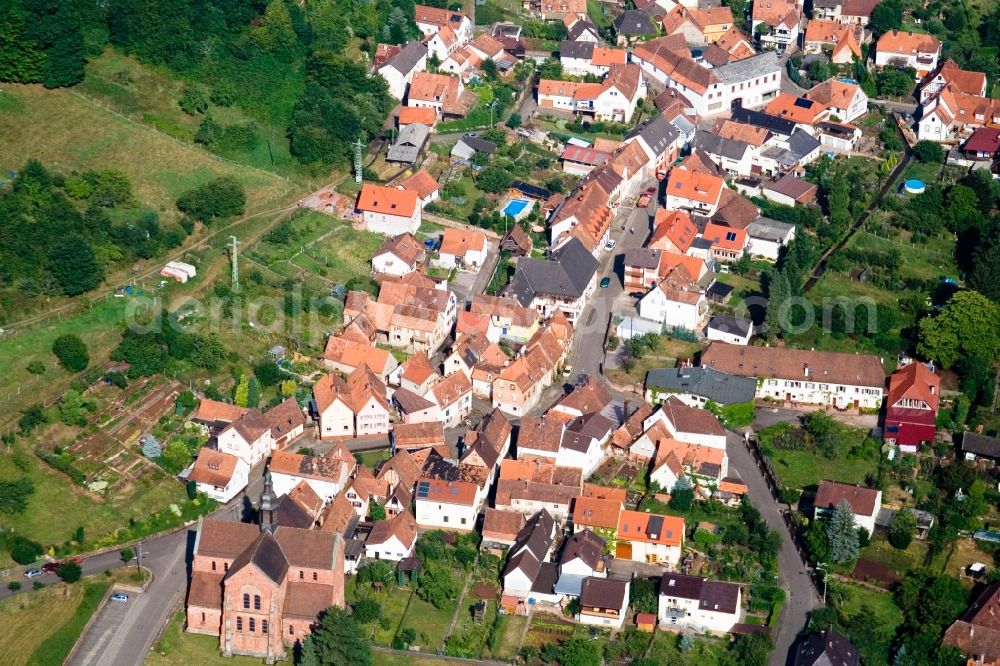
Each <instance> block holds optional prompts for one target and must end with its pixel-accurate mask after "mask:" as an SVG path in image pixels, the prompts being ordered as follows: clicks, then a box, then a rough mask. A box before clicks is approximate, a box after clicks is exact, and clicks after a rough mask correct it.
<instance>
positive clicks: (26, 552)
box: [10, 539, 42, 564]
mask: <svg viewBox="0 0 1000 666" xmlns="http://www.w3.org/2000/svg"><path fill="white" fill-rule="evenodd" d="M41 555H42V547H41V546H39V545H38V544H37V543H34V542H33V541H28V540H27V539H21V540H19V541H18V542H17V543H16V544H15V545H14V547H13V548H11V549H10V557H11V559H12V560H14V561H15V562H17V563H18V564H31V563H32V562H34V561H35V560H37V559H38V558H39V557H41Z"/></svg>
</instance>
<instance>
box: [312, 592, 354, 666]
mask: <svg viewBox="0 0 1000 666" xmlns="http://www.w3.org/2000/svg"><path fill="white" fill-rule="evenodd" d="M366 636H367V632H365V631H364V630H363V629H362V628H361V627H360V626H358V623H357V622H356V621H355V620H354V618H353V617H352V616H351V615H350V614H348V612H347V611H346V610H344V609H343V608H338V607H337V606H331V607H330V608H328V609H327V610H326V611H325V612H324V613H323V615H322V616H320V621H319V624H318V626H316V627H315V628H314V629H313V631H312V633H310V634H309V637H308V638H306V640H305V642H304V643H303V644H302V654H301V657H300V659H299V661H298V663H299V664H301V665H302V666H371V663H372V654H371V646H370V645H369V644H368V639H367V638H366Z"/></svg>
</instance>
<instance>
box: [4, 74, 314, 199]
mask: <svg viewBox="0 0 1000 666" xmlns="http://www.w3.org/2000/svg"><path fill="white" fill-rule="evenodd" d="M0 143H2V145H3V147H4V149H3V151H2V153H0V173H3V174H6V173H7V171H17V170H19V169H20V168H21V167H22V166H23V165H24V163H25V161H27V160H28V159H30V158H34V159H37V160H40V161H41V162H42V163H43V164H45V165H46V166H51V167H54V168H56V169H58V170H60V171H62V172H64V173H70V172H74V171H84V170H87V169H99V168H110V167H113V168H116V169H120V170H121V171H123V172H125V173H126V174H127V175H128V176H129V178H130V179H131V181H132V187H133V190H134V191H135V195H136V199H137V202H138V204H139V205H141V206H144V207H146V208H149V209H151V210H155V211H159V212H160V214H161V215H163V216H166V217H176V216H178V215H179V214H178V213H177V211H176V209H175V208H174V201H175V200H176V199H177V197H178V195H180V194H181V193H183V192H184V191H185V190H188V189H190V188H192V187H195V186H197V185H200V184H202V183H204V182H205V181H207V180H210V179H211V178H213V177H216V176H224V175H229V176H234V177H236V178H237V179H238V180H239V181H240V182H241V183H243V185H244V187H246V189H247V210H248V212H254V211H256V210H265V209H268V208H271V207H273V206H274V204H275V203H276V202H277V201H278V200H279V199H281V198H282V197H288V196H289V195H290V194H291V193H293V192H298V191H304V190H305V189H306V186H305V185H304V184H303V183H299V182H295V181H291V180H287V179H285V178H282V177H280V176H277V175H275V174H272V173H268V172H265V171H262V170H259V169H254V168H252V167H248V166H244V165H240V164H235V163H232V162H228V161H226V160H222V159H220V158H218V157H215V156H213V155H211V154H210V153H208V152H206V151H204V150H202V149H201V148H198V147H196V146H194V145H191V144H186V143H184V142H183V141H180V140H178V139H175V138H172V137H170V136H168V135H166V134H164V133H163V132H161V131H158V130H156V129H154V128H152V127H150V126H148V125H143V124H141V123H137V122H131V121H129V120H128V119H127V118H124V117H122V116H120V115H116V114H114V113H111V112H109V111H107V110H105V109H104V108H102V107H100V106H98V105H97V104H95V103H94V102H92V101H91V100H89V99H88V98H85V97H83V96H82V95H80V94H78V93H75V92H73V91H72V90H68V89H60V90H46V89H44V88H42V87H41V86H25V85H15V84H5V85H4V88H3V92H2V93H0Z"/></svg>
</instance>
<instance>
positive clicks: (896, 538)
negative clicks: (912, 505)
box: [889, 509, 917, 550]
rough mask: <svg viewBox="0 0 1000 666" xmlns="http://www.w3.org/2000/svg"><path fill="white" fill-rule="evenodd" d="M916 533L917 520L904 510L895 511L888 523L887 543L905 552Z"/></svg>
mask: <svg viewBox="0 0 1000 666" xmlns="http://www.w3.org/2000/svg"><path fill="white" fill-rule="evenodd" d="M916 531H917V519H916V518H915V517H914V515H913V514H912V513H910V512H909V511H907V510H905V509H902V510H900V511H897V512H896V513H895V514H894V515H893V517H892V520H891V521H889V543H890V544H892V546H893V548H898V549H899V550H906V549H907V548H909V546H910V543H912V541H913V535H914V533H915V532H916Z"/></svg>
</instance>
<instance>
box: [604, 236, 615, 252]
mask: <svg viewBox="0 0 1000 666" xmlns="http://www.w3.org/2000/svg"><path fill="white" fill-rule="evenodd" d="M616 245H618V241H616V240H614V239H613V238H612V239H611V240H609V241H608V242H607V243H605V244H604V249H605V250H613V249H615V246H616Z"/></svg>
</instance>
